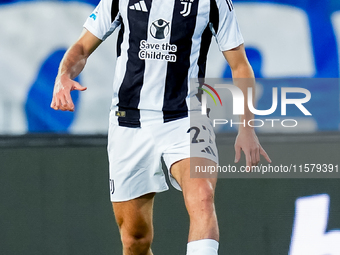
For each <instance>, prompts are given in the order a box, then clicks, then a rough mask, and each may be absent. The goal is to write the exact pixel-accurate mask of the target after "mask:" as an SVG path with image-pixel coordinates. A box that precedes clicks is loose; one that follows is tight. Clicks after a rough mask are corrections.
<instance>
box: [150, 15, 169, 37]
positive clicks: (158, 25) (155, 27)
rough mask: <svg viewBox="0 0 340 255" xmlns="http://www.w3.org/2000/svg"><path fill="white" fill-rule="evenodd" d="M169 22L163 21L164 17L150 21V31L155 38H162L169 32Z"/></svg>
mask: <svg viewBox="0 0 340 255" xmlns="http://www.w3.org/2000/svg"><path fill="white" fill-rule="evenodd" d="M169 23H170V22H167V21H165V20H164V19H158V20H156V21H154V22H152V24H151V27H150V33H151V35H152V37H153V38H155V39H160V40H161V39H164V38H165V37H166V36H167V35H168V34H169V32H170V26H169Z"/></svg>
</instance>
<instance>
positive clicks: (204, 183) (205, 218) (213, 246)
mask: <svg viewBox="0 0 340 255" xmlns="http://www.w3.org/2000/svg"><path fill="white" fill-rule="evenodd" d="M190 163H192V164H193V165H199V166H212V165H216V163H215V162H213V161H211V160H209V159H205V158H192V159H183V160H180V161H178V162H176V163H174V164H173V165H172V167H171V174H172V176H173V177H174V178H175V179H176V180H177V182H178V183H179V185H180V186H181V188H182V191H183V196H184V201H185V206H186V208H187V211H188V214H189V218H190V229H189V238H188V241H189V243H188V253H187V254H196V255H201V254H202V255H203V254H204V255H210V254H212V255H213V254H217V249H218V240H219V230H218V224H217V217H216V212H215V205H214V193H215V186H216V180H217V178H216V177H213V178H190Z"/></svg>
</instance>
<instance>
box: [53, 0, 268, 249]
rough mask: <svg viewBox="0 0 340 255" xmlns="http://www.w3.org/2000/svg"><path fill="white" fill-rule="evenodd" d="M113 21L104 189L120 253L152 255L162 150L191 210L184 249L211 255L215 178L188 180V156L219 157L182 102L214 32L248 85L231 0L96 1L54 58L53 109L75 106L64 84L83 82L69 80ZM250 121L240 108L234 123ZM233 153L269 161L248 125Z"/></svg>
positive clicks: (215, 236) (195, 159)
mask: <svg viewBox="0 0 340 255" xmlns="http://www.w3.org/2000/svg"><path fill="white" fill-rule="evenodd" d="M118 27H120V30H119V35H118V41H117V56H118V57H117V66H116V71H115V78H114V82H113V98H112V106H111V112H110V124H109V134H108V154H109V163H110V187H111V191H110V196H111V201H112V204H113V210H114V214H115V217H116V221H117V224H118V226H119V230H120V235H121V240H122V244H123V254H124V255H128V254H133V255H143V254H144V255H151V254H153V253H152V251H151V243H152V239H153V224H152V212H153V201H154V196H155V194H156V193H158V192H161V191H165V190H167V189H168V185H167V183H166V181H165V177H164V173H163V171H162V169H161V167H160V159H161V157H163V159H164V162H165V164H166V165H167V168H168V174H169V176H170V180H171V183H172V185H173V186H174V187H175V188H177V189H180V190H182V191H183V197H184V201H185V206H186V209H187V211H188V214H189V217H190V229H189V237H188V245H187V255H193V254H195V255H216V254H217V251H218V240H219V230H218V225H217V218H216V214H215V208H214V191H215V185H216V177H213V178H190V163H191V164H197V165H200V166H211V165H216V164H217V163H218V158H217V157H218V154H217V149H216V145H215V141H214V134H213V133H212V126H211V123H210V121H209V119H208V118H207V117H206V116H204V115H201V114H200V111H197V110H196V111H195V110H194V109H190V103H189V102H190V100H197V97H196V94H197V93H195V92H193V91H190V86H189V81H190V79H191V78H198V77H204V73H205V64H206V57H207V52H208V48H209V45H210V42H211V38H212V36H214V37H215V38H216V40H217V43H218V46H219V48H220V50H221V51H222V52H223V55H224V56H225V58H226V60H227V61H228V63H229V65H230V67H231V70H232V75H233V78H234V79H235V81H238V82H236V83H237V84H236V85H237V86H239V88H240V89H241V90H242V91H243V92H244V94H246V91H247V88H248V87H253V86H254V80H253V78H254V75H253V71H252V68H251V66H250V65H249V63H248V60H247V57H246V55H245V50H244V46H243V38H242V35H241V33H240V30H239V27H238V24H237V20H236V17H235V12H234V8H233V5H232V2H231V0H176V1H175V0H152V1H151V0H101V2H100V3H99V5H98V6H97V7H96V8H95V10H94V11H93V13H92V14H91V15H90V16H89V17H88V19H87V20H86V22H85V24H84V28H85V29H84V32H83V33H82V35H81V36H80V38H79V39H78V40H77V42H76V43H75V44H74V45H73V46H71V47H70V48H69V50H68V51H67V53H66V54H65V56H64V58H63V60H62V61H61V64H60V68H59V72H58V76H57V78H56V81H55V88H54V92H53V99H52V103H51V107H52V108H53V109H56V110H58V109H60V110H64V111H66V110H68V111H73V110H74V104H73V102H72V99H71V96H70V91H71V90H80V91H83V90H85V89H86V88H85V87H82V86H81V85H80V84H79V83H77V82H75V81H74V80H73V79H74V78H75V77H76V76H77V75H79V73H80V72H81V71H82V70H83V68H84V66H85V64H86V61H87V58H88V57H89V56H90V55H91V54H92V52H93V51H94V50H95V49H96V48H97V47H98V46H99V45H100V44H101V43H102V42H103V41H104V40H105V39H106V38H107V37H108V36H109V35H110V34H111V33H112V32H113V31H114V30H115V29H116V28H118ZM238 78H249V79H240V80H239V79H238ZM196 92H197V91H196ZM245 109H247V107H245ZM252 118H253V116H252V114H251V113H250V111H249V110H246V112H245V114H244V115H243V116H242V117H241V121H243V120H245V121H246V123H247V120H249V119H252ZM189 119H191V120H192V122H190V120H189ZM196 119H197V125H195V127H193V126H192V124H193V123H196V122H195V120H196ZM195 136H196V137H195ZM197 136H199V138H200V139H197ZM190 143H192V144H191V145H190ZM190 146H192V147H191V148H193V150H192V152H193V154H190ZM207 148H208V149H207ZM235 150H236V156H235V162H238V161H239V159H240V157H241V151H243V152H244V153H245V157H246V162H247V165H248V166H252V165H256V164H258V162H259V161H260V155H263V156H264V157H265V158H266V160H268V161H270V159H269V157H268V155H267V154H266V152H265V151H264V150H263V148H262V147H261V145H260V143H259V141H258V139H257V136H256V134H255V132H254V129H253V128H251V127H248V126H240V128H239V132H238V136H237V138H236V142H235ZM190 157H191V160H190Z"/></svg>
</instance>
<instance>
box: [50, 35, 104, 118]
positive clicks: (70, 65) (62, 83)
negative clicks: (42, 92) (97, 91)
mask: <svg viewBox="0 0 340 255" xmlns="http://www.w3.org/2000/svg"><path fill="white" fill-rule="evenodd" d="M101 42H102V41H101V40H99V39H98V38H97V37H95V36H94V35H93V34H91V33H90V32H89V31H87V30H86V29H84V31H83V32H82V34H81V36H80V38H79V39H78V40H77V42H76V43H75V44H73V45H72V46H71V47H70V48H69V49H68V50H67V52H66V53H65V55H64V57H63V59H62V61H61V62H60V66H59V71H58V75H57V78H56V80H55V84H54V91H53V98H52V103H51V107H52V108H53V109H55V110H63V111H73V110H74V104H73V102H72V98H71V94H70V92H71V91H72V90H80V91H84V90H86V87H83V86H81V85H80V84H79V83H78V82H76V81H74V80H73V79H74V78H76V77H77V76H78V75H79V74H80V72H81V71H82V70H83V69H84V67H85V64H86V61H87V58H88V57H89V56H90V55H91V53H92V52H93V51H94V50H95V49H96V48H97V47H98V46H99V45H100V43H101Z"/></svg>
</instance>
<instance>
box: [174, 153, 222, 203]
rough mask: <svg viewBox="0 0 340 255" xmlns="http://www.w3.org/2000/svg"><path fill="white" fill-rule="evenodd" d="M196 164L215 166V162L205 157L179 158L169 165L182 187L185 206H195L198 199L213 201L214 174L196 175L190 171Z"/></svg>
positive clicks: (198, 201) (215, 179)
mask: <svg viewBox="0 0 340 255" xmlns="http://www.w3.org/2000/svg"><path fill="white" fill-rule="evenodd" d="M196 165H198V166H201V167H205V166H207V167H208V166H216V163H215V162H214V161H212V160H210V159H206V158H191V159H189V158H187V159H183V160H180V161H178V162H176V163H174V164H173V165H172V166H171V174H172V176H173V177H174V178H175V179H176V181H177V182H178V183H179V185H180V186H181V188H182V191H183V196H184V199H185V203H186V206H187V207H195V205H196V204H197V203H200V201H205V202H208V203H213V200H214V193H215V187H216V182H217V176H216V174H210V173H209V174H206V173H203V174H202V175H197V174H195V173H190V172H192V171H194V170H195V166H196ZM190 168H191V170H190ZM193 176H194V177H193ZM197 206H198V204H197ZM188 209H189V208H188Z"/></svg>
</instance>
